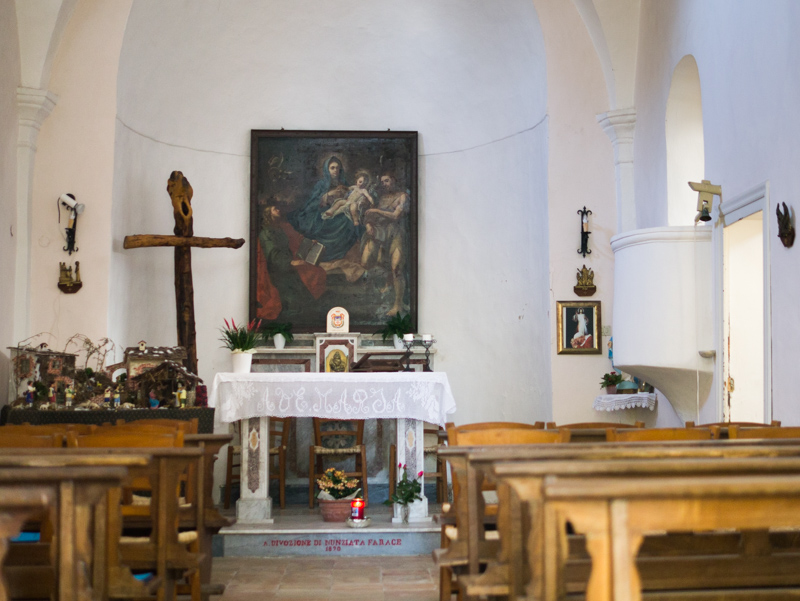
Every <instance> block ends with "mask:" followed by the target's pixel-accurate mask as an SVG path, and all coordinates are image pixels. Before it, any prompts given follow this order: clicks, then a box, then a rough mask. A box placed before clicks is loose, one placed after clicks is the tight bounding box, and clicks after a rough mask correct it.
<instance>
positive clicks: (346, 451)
mask: <svg viewBox="0 0 800 601" xmlns="http://www.w3.org/2000/svg"><path fill="white" fill-rule="evenodd" d="M346 424H349V425H346ZM327 425H331V426H332V427H334V428H339V427H341V429H336V430H329V429H325V427H326V426H327ZM347 444H349V445H350V446H344V445H347ZM334 445H339V446H334ZM343 455H344V456H347V455H353V456H354V457H355V463H356V464H355V468H354V471H352V472H345V475H347V476H349V477H353V476H358V477H359V479H360V480H361V488H362V492H363V494H364V504H365V505H366V504H368V503H369V492H368V489H367V487H368V483H367V448H366V447H365V446H364V420H360V419H352V420H335V419H321V418H318V417H315V418H314V444H313V445H311V446H310V447H309V458H308V506H309V507H310V508H313V507H314V498H315V497H314V490H315V489H316V480H317V478H321V477H322V476H323V473H324V461H323V459H324V458H325V457H331V456H334V457H341V456H343Z"/></svg>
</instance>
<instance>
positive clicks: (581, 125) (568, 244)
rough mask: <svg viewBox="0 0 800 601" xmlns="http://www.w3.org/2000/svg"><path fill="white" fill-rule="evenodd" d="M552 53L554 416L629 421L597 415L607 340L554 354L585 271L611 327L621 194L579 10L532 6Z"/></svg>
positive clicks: (624, 416)
mask: <svg viewBox="0 0 800 601" xmlns="http://www.w3.org/2000/svg"><path fill="white" fill-rule="evenodd" d="M534 4H535V6H536V9H537V11H538V13H539V18H540V19H541V22H542V29H543V32H544V37H545V44H546V46H547V50H548V52H547V60H548V64H547V75H548V81H547V87H548V99H547V103H548V104H547V111H548V115H549V125H548V129H549V156H548V180H549V181H548V195H549V232H550V268H551V276H550V304H549V311H548V319H549V321H550V324H549V326H550V356H551V357H552V359H551V365H552V368H551V379H552V387H553V402H552V404H553V406H552V415H553V419H554V420H555V421H556V422H560V423H570V422H583V421H599V420H602V421H617V420H619V421H629V422H631V423H633V421H635V420H636V419H641V417H640V416H639V414H638V412H636V411H624V412H618V413H615V414H613V415H612V414H607V413H600V412H597V411H594V410H593V409H592V401H593V400H594V398H595V396H596V395H598V394H599V393H600V392H601V389H600V379H601V377H602V376H603V374H604V373H606V372H608V371H610V370H611V362H610V361H609V360H608V358H607V349H606V343H607V342H608V337H607V336H603V337H602V339H601V347H602V350H603V353H602V354H601V355H556V349H557V342H556V341H557V338H556V312H555V307H556V301H576V300H581V299H580V297H578V296H577V295H576V294H575V292H574V290H573V287H574V286H575V284H576V283H577V280H576V277H575V276H576V273H577V270H578V269H580V268H581V267H582V266H583V265H586V266H587V267H588V268H591V269H592V270H593V271H594V274H595V278H594V281H595V285H596V286H597V292H596V293H595V294H594V296H592V297H591V298H586V299H585V300H599V301H601V303H602V322H603V324H605V325H607V326H611V327H612V332H613V324H612V321H611V315H612V308H613V302H614V289H613V273H614V254H613V252H612V251H611V244H610V240H611V237H612V236H613V235H614V234H615V233H616V222H617V213H616V195H615V194H616V192H615V184H614V164H613V150H612V146H611V142H610V140H609V138H608V136H607V135H606V134H605V133H604V132H603V129H602V128H601V127H600V125H599V124H598V123H597V115H598V114H600V113H604V112H606V111H608V109H609V97H608V93H607V88H606V84H605V81H604V79H603V72H602V69H601V66H600V61H599V59H598V58H597V54H596V51H595V49H594V46H593V44H592V41H591V39H590V37H589V34H588V32H587V30H586V27H585V25H584V24H583V22H582V20H581V18H580V15H579V14H578V11H577V10H576V8H575V6H574V5H573V3H571V2H546V1H536V2H534ZM584 205H585V206H586V208H587V209H590V210H591V211H592V215H591V216H590V218H589V226H590V228H589V229H590V230H591V232H592V234H591V236H590V238H589V248H590V249H591V251H592V254H590V255H587V256H586V257H585V258H584V257H583V256H582V255H580V254H578V252H577V250H578V248H579V247H580V229H579V227H580V217H579V216H578V214H577V211H578V210H579V209H582V208H583V207H584Z"/></svg>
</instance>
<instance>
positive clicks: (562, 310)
mask: <svg viewBox="0 0 800 601" xmlns="http://www.w3.org/2000/svg"><path fill="white" fill-rule="evenodd" d="M600 313H601V312H600V301H556V331H557V332H558V354H559V355H599V354H600V353H601V352H602V351H601V349H600V343H601V338H602V330H603V326H602V320H601V316H600Z"/></svg>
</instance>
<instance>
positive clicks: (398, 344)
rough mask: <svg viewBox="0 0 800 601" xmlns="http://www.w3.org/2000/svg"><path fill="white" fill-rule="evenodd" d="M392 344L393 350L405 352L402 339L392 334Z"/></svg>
mask: <svg viewBox="0 0 800 601" xmlns="http://www.w3.org/2000/svg"><path fill="white" fill-rule="evenodd" d="M392 342H393V343H394V348H396V349H397V350H398V351H403V350H405V348H406V347H405V346H403V339H402V338H400V336H398V335H397V334H392Z"/></svg>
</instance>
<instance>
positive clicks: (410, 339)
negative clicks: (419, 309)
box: [403, 334, 414, 342]
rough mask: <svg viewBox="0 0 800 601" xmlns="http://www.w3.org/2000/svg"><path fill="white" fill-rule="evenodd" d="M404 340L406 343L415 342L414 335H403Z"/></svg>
mask: <svg viewBox="0 0 800 601" xmlns="http://www.w3.org/2000/svg"><path fill="white" fill-rule="evenodd" d="M403 340H405V341H407V342H408V341H412V342H413V340H414V334H403Z"/></svg>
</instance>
